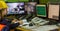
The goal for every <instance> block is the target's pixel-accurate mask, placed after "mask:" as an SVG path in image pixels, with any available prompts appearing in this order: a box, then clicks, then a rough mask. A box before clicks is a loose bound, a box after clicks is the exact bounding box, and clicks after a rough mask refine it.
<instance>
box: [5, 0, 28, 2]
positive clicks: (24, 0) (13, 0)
mask: <svg viewBox="0 0 60 31" xmlns="http://www.w3.org/2000/svg"><path fill="white" fill-rule="evenodd" d="M5 1H6V2H29V0H5Z"/></svg>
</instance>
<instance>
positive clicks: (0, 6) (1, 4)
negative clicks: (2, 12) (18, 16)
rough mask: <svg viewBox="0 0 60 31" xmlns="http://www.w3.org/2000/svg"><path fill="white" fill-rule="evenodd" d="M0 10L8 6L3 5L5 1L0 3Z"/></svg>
mask: <svg viewBox="0 0 60 31" xmlns="http://www.w3.org/2000/svg"><path fill="white" fill-rule="evenodd" d="M0 8H8V6H7V4H6V3H5V1H0Z"/></svg>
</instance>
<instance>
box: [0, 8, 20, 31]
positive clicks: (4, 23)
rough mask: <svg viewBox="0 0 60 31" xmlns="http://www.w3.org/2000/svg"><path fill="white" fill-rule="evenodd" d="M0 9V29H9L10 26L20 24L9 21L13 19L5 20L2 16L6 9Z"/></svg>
mask: <svg viewBox="0 0 60 31" xmlns="http://www.w3.org/2000/svg"><path fill="white" fill-rule="evenodd" d="M0 11H1V12H0V14H1V15H0V31H10V28H15V27H17V26H19V25H20V23H19V22H18V23H14V24H11V22H12V21H14V19H13V20H7V19H5V18H4V16H5V15H6V14H7V10H6V9H4V10H2V9H0Z"/></svg>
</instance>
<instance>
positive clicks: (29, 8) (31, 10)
mask: <svg viewBox="0 0 60 31" xmlns="http://www.w3.org/2000/svg"><path fill="white" fill-rule="evenodd" d="M36 4H37V3H36V2H28V3H27V8H26V9H27V10H26V11H27V12H28V14H29V13H34V12H35V6H36Z"/></svg>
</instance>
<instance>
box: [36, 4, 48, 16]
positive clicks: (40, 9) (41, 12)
mask: <svg viewBox="0 0 60 31" xmlns="http://www.w3.org/2000/svg"><path fill="white" fill-rule="evenodd" d="M46 12H47V11H46V5H36V14H37V16H40V17H47V14H46Z"/></svg>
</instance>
